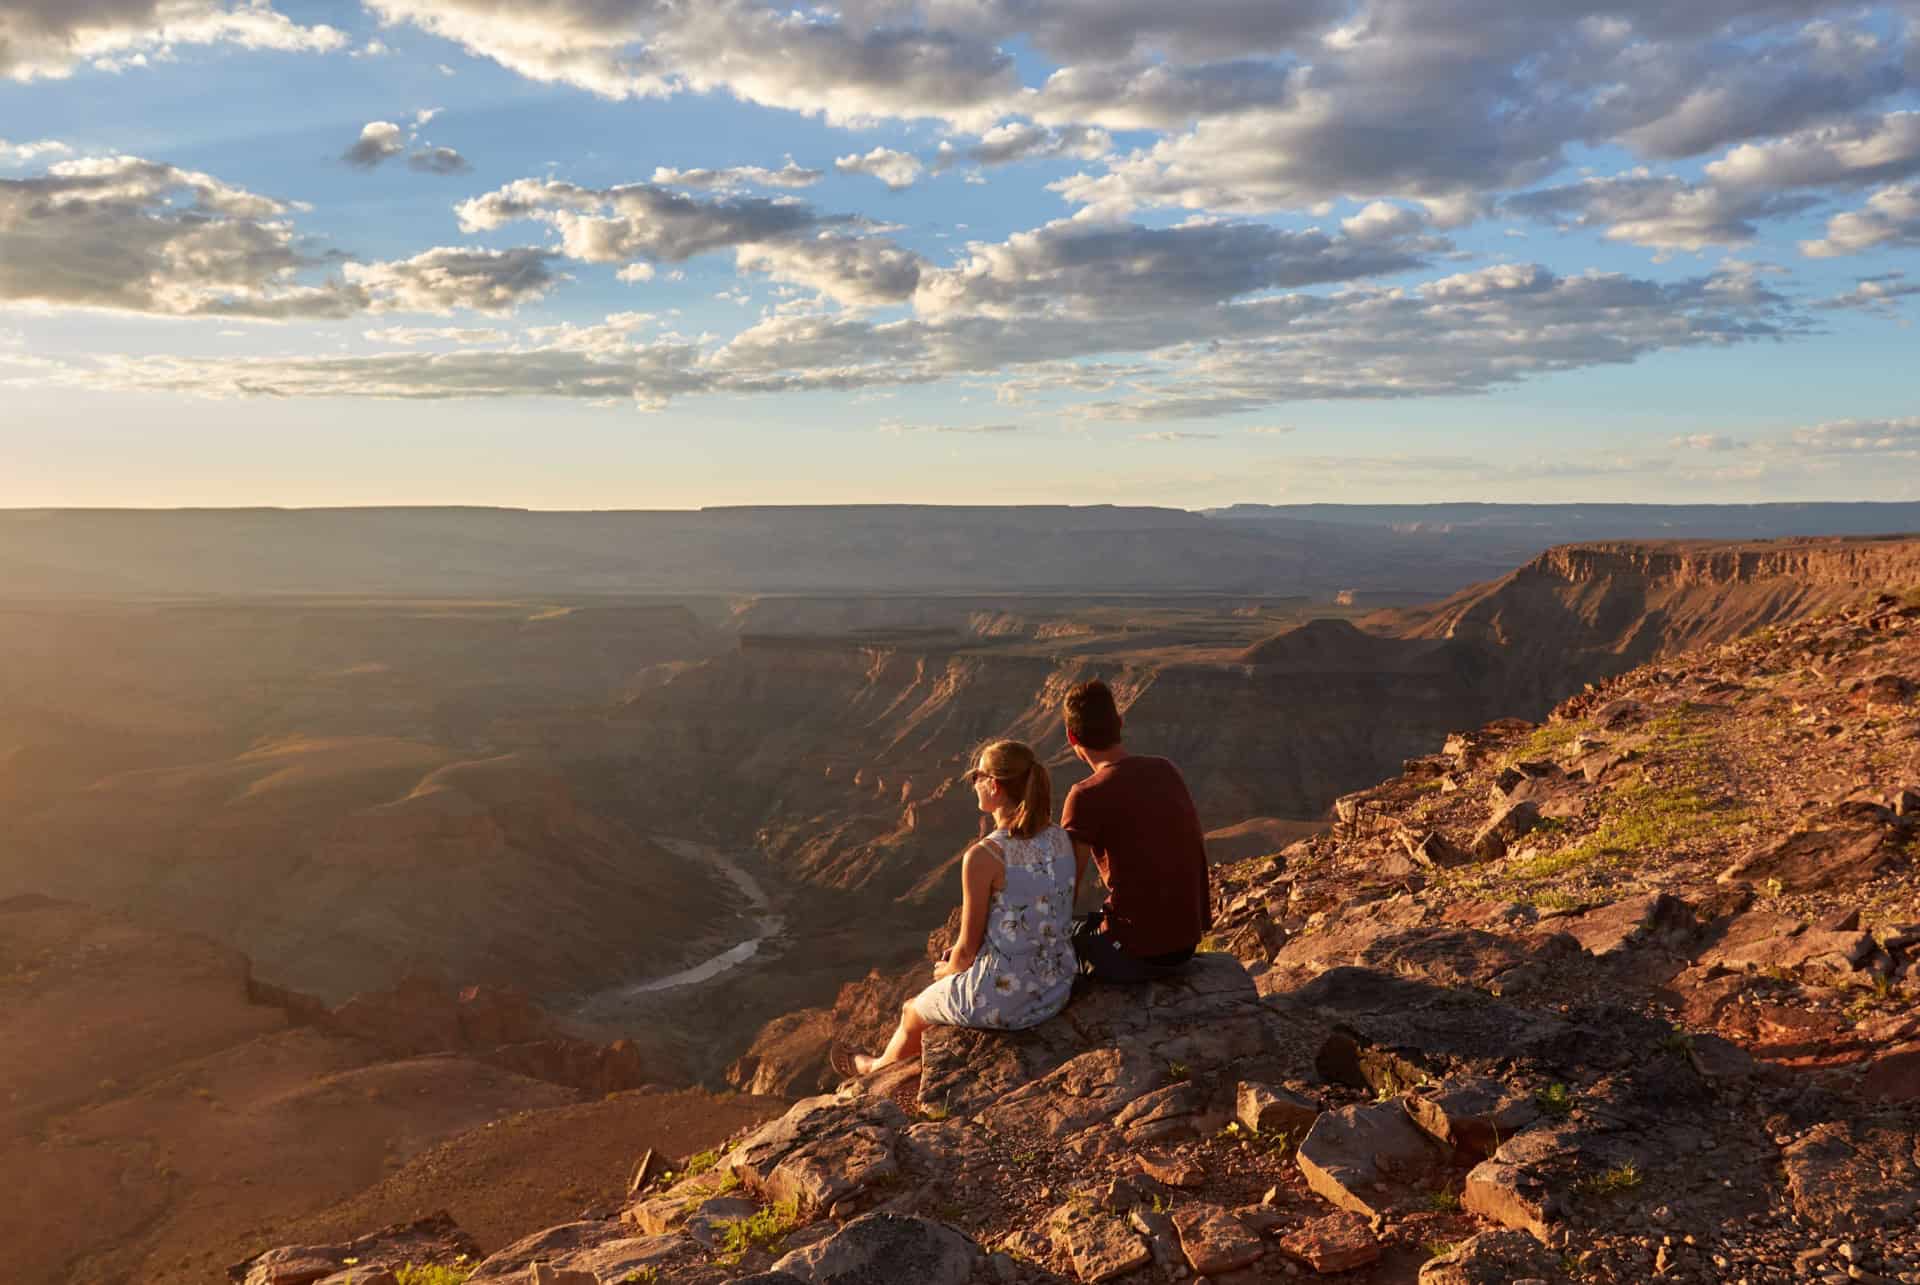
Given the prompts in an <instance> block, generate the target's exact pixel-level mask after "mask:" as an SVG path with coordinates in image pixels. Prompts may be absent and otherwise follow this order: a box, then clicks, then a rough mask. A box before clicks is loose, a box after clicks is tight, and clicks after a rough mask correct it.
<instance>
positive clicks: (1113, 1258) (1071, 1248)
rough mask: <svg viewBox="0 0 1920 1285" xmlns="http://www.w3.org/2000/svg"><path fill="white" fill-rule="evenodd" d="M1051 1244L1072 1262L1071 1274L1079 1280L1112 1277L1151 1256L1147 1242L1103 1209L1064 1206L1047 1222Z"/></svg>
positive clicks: (1138, 1264) (1145, 1262) (1136, 1265)
mask: <svg viewBox="0 0 1920 1285" xmlns="http://www.w3.org/2000/svg"><path fill="white" fill-rule="evenodd" d="M1051 1228H1052V1231H1053V1247H1054V1250H1055V1251H1056V1252H1058V1253H1062V1254H1065V1255H1066V1256H1067V1257H1068V1258H1069V1259H1071V1260H1072V1261H1073V1273H1074V1275H1075V1276H1077V1277H1079V1278H1080V1279H1081V1280H1082V1281H1086V1282H1089V1285H1091V1282H1094V1281H1105V1280H1112V1279H1113V1278H1114V1277H1115V1276H1124V1275H1126V1273H1128V1272H1130V1271H1132V1270H1134V1269H1135V1268H1136V1267H1144V1266H1146V1265H1147V1263H1148V1262H1149V1261H1151V1259H1152V1258H1153V1252H1152V1250H1150V1249H1149V1248H1148V1246H1147V1242H1146V1241H1144V1240H1142V1239H1140V1237H1139V1236H1138V1235H1136V1234H1135V1233H1134V1232H1133V1231H1132V1230H1131V1229H1130V1228H1129V1227H1128V1226H1127V1224H1126V1223H1124V1222H1122V1221H1121V1220H1120V1219H1119V1218H1117V1217H1116V1216H1114V1215H1113V1214H1110V1213H1107V1212H1105V1211H1104V1210H1099V1209H1091V1208H1086V1207H1083V1206H1077V1205H1064V1206H1062V1207H1061V1208H1060V1209H1058V1210H1056V1211H1055V1212H1054V1215H1053V1219H1052V1222H1051Z"/></svg>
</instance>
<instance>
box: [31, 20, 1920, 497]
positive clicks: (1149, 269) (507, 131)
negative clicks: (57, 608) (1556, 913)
mask: <svg viewBox="0 0 1920 1285" xmlns="http://www.w3.org/2000/svg"><path fill="white" fill-rule="evenodd" d="M1522 12H1523V13H1524V15H1525V16H1524V17H1518V16H1516V14H1517V13H1522ZM1916 317H1920V5H1916V4H1914V3H1912V2H1911V0H1904V2H1903V3H1895V4H1885V5H1880V6H1867V7H1863V6H1859V5H1834V6H1832V7H1830V8H1829V9H1827V10H1825V11H1824V12H1823V11H1821V10H1820V6H1818V5H1817V4H1815V5H1808V4H1801V3H1787V2H1786V0H1702V2H1701V3H1698V4H1695V5H1690V6H1687V7H1685V8H1684V9H1679V10H1677V9H1675V7H1674V6H1672V5H1670V4H1666V3H1657V2H1656V0H1613V2H1612V3H1589V2H1586V0H1541V2H1540V3H1537V4H1533V5H1529V6H1528V7H1527V9H1526V10H1524V11H1515V10H1513V9H1512V8H1511V6H1509V5H1505V4H1501V3H1496V0H1301V2H1300V3H1297V4H1288V5H1276V4H1274V3H1272V0H1189V2H1188V3H1184V4H1181V5H1165V4H1161V3H1157V2H1153V3H1150V2H1149V0H846V2H845V3H843V4H842V5H840V6H837V7H832V6H823V7H819V8H814V9H808V10H797V9H789V8H786V7H783V6H772V5H767V4H763V3H761V2H760V0H711V2H710V3H706V4H702V5H699V6H692V7H688V6H681V5H669V4H664V3H660V2H659V0H522V2H521V3H509V2H505V0H433V3H428V2H427V0H365V3H364V5H362V4H356V3H347V2H346V0H335V2H332V3H294V2H293V0H277V2H276V3H269V2H268V0H100V2H99V3H97V4H93V5H89V6H74V5H71V4H68V3H64V2H63V0H0V387H4V390H5V398H6V404H7V406H8V410H7V413H6V415H5V417H4V419H0V506H9V507H11V506H39V505H141V506H168V505H233V504H285V505H318V504H370V503H477V504H508V505H525V506H530V507H541V508H588V507H592V508H615V507H619V508H625V507H692V506H698V505H702V504H733V503H826V502H878V501H925V502H959V503H994V502H1041V501H1046V502H1059V501H1066V502H1087V503H1092V502H1120V503H1155V504H1170V505H1180V506H1202V505H1214V504H1225V503H1232V502H1236V501H1255V502H1259V501H1268V502H1297V501H1310V500H1336V501H1337V500H1348V501H1355V502H1360V501H1366V502H1381V501H1396V500H1404V501H1426V500H1451V499H1488V500H1674V501H1689V502H1697V501H1712V500H1726V501H1746V500H1756V499H1799V498H1834V499H1848V498H1883V499H1910V498H1915V497H1916V495H1917V494H1920V487H1917V486H1916V483H1917V482H1920V396H1916V391H1915V390H1916V388H1920V380H1916V379H1915V378H1914V376H1913V374H1912V369H1911V368H1912V366H1913V364H1914V354H1915V352H1916V351H1920V347H1916V342H1915V341H1916V336H1915V333H1914V331H1913V329H1912V323H1913V321H1914V320H1915V319H1916Z"/></svg>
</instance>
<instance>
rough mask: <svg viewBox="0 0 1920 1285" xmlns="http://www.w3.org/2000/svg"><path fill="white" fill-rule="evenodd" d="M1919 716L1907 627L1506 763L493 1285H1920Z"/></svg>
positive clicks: (1862, 621)
mask: <svg viewBox="0 0 1920 1285" xmlns="http://www.w3.org/2000/svg"><path fill="white" fill-rule="evenodd" d="M1917 697H1920V606H1916V605H1910V604H1909V603H1908V602H1906V601H1904V600H1901V599H1899V598H1893V597H1883V598H1881V599H1878V600H1876V601H1874V602H1872V603H1870V604H1868V605H1864V606H1858V607H1855V608H1852V609H1850V610H1847V611H1845V612H1843V613H1841V614H1838V615H1827V616H1816V617H1812V618H1807V619H1801V620H1795V621H1791V622H1786V623H1783V624H1779V625H1777V626H1775V627H1773V628H1770V629H1766V630H1763V631H1760V632H1759V633H1757V634H1754V635H1753V636H1750V637H1747V638H1742V639H1738V640H1735V641H1731V642H1727V643H1723V644H1717V645H1714V646H1710V647H1705V648H1702V649H1699V650H1695V651H1692V652H1686V653H1682V654H1678V655H1675V656H1670V657H1666V658H1664V659H1662V660H1661V661H1660V662H1658V663H1656V664H1653V665H1649V666H1644V667H1642V668H1639V669H1636V670H1633V671H1630V672H1628V673H1625V674H1623V675H1619V676H1616V677H1615V678H1613V679H1610V680H1607V681H1605V682H1601V683H1598V684H1596V685H1594V686H1593V687H1592V688H1591V689H1590V690H1588V691H1585V692H1583V693H1582V694H1580V695H1578V696H1575V697H1573V698H1572V699H1570V700H1568V701H1566V702H1564V703H1563V704H1561V705H1560V706H1559V707H1557V708H1556V709H1555V710H1554V711H1553V713H1552V715H1551V717H1550V718H1548V719H1547V721H1545V722H1544V723H1541V724H1534V723H1530V722H1527V721H1524V720H1518V719H1507V720H1500V721H1497V722H1495V723H1492V724H1489V725H1486V726H1483V727H1480V728H1478V729H1470V730H1463V731H1462V732H1460V733H1459V734H1457V735H1455V736H1453V737H1451V738H1449V739H1448V741H1447V743H1446V746H1445V747H1444V749H1443V750H1441V751H1440V752H1437V753H1433V754H1430V755H1424V756H1419V757H1416V758H1413V759H1411V760H1409V761H1408V762H1407V763H1406V764H1405V765H1404V770H1403V771H1402V772H1401V773H1400V774H1399V775H1397V776H1395V777H1394V778H1392V779H1390V780H1387V781H1385V782H1383V783H1382V784H1380V785H1378V786H1376V787H1374V788H1371V789H1367V790H1363V791H1360V792H1358V793H1354V794H1350V795H1347V796H1344V797H1343V798H1341V799H1340V800H1339V801H1338V803H1337V804H1336V806H1335V809H1334V815H1335V824H1334V826H1333V828H1332V829H1331V830H1330V831H1328V832H1327V833H1325V834H1323V835H1319V836H1315V837H1311V838H1308V839H1304V840H1301V841H1298V842H1296V843H1294V844H1292V845H1290V846H1288V847H1286V848H1285V849H1283V850H1281V851H1279V852H1277V853H1272V854H1263V855H1260V856H1256V857H1253V858H1251V859H1248V860H1245V861H1242V862H1239V863H1236V864H1234V865H1231V866H1228V867H1225V868H1223V869H1222V870H1221V871H1220V877H1219V878H1218V881H1217V885H1216V912H1217V922H1216V927H1215V935H1214V937H1213V938H1212V939H1211V940H1210V941H1209V942H1208V943H1207V947H1208V950H1207V952H1206V953H1203V954H1202V955H1201V956H1199V957H1198V959H1197V960H1196V961H1195V963H1194V965H1192V966H1190V968H1189V969H1188V970H1187V971H1186V972H1185V973H1184V974H1183V975H1182V976H1181V977H1179V978H1177V979H1175V980H1173V981H1170V982H1166V983H1156V984H1154V985H1153V986H1150V987H1143V988H1136V989H1127V988H1094V989H1092V990H1090V991H1088V992H1087V993H1085V994H1082V995H1078V996H1076V998H1075V999H1074V1001H1073V1002H1072V1003H1071V1004H1070V1005H1069V1006H1068V1008H1067V1010H1066V1012H1065V1013H1064V1014H1062V1015H1061V1016H1060V1017H1059V1018H1056V1019H1053V1020H1052V1021H1050V1022H1048V1023H1045V1024H1043V1025H1042V1026H1041V1027H1038V1028H1035V1029H1034V1030H1032V1031H1029V1032H1023V1033H1020V1034H1017V1035H1011V1036H1008V1035H997V1034H989V1033H983V1032H967V1031H945V1030H943V1031H936V1032H935V1033H933V1034H932V1035H931V1036H930V1038H929V1040H928V1044H927V1050H926V1053H925V1055H924V1056H923V1058H922V1059H921V1060H920V1061H919V1062H917V1063H909V1064H906V1065H904V1066H902V1067H900V1068H894V1069H892V1070H890V1071H888V1072H884V1073H881V1074H880V1075H877V1076H874V1077H869V1078H867V1079H865V1080H854V1081H849V1082H846V1083H844V1084H841V1085H839V1086H838V1087H837V1088H836V1090H835V1091H834V1092H832V1093H828V1094H824V1095H820V1096H817V1097H813V1098H809V1099H807V1100H805V1101H803V1102H801V1103H798V1104H796V1105H795V1106H794V1107H792V1108H791V1109H790V1110H789V1111H788V1112H787V1113H786V1114H785V1115H784V1116H783V1117H781V1118H780V1119H778V1120H775V1121H773V1122H771V1123H768V1124H766V1125H763V1126H759V1127H757V1128H752V1129H743V1130H741V1131H740V1132H739V1133H737V1134H736V1135H735V1136H734V1137H733V1138H732V1139H731V1140H730V1141H729V1143H728V1144H727V1145H726V1146H724V1147H723V1148H721V1149H719V1150H718V1151H716V1152H714V1153H709V1154H707V1155H705V1156H702V1157H699V1158H698V1162H697V1163H695V1164H691V1165H688V1166H684V1167H683V1168H678V1169H676V1170H675V1171H674V1172H672V1173H669V1174H665V1175H662V1176H661V1177H660V1179H659V1180H658V1181H657V1182H656V1183H654V1184H652V1185H651V1186H650V1187H648V1188H647V1189H645V1190H642V1191H640V1192H638V1193H636V1194H635V1196H634V1197H633V1198H632V1199H631V1200H629V1201H626V1202H623V1203H624V1208H623V1209H622V1210H621V1211H620V1212H619V1213H618V1214H617V1215H612V1216H605V1217H594V1218H585V1219H575V1220H573V1221H571V1222H568V1223H565V1224H561V1225H558V1226H555V1227H553V1228H550V1229H548V1230H546V1231H544V1232H541V1233H538V1234H536V1235H535V1236H533V1237H530V1238H528V1239H527V1240H525V1241H523V1242H521V1243H519V1244H517V1245H515V1246H510V1247H508V1248H506V1249H504V1250H502V1251H501V1252H499V1253H498V1254H495V1255H493V1256H491V1257H489V1258H488V1259H486V1260H484V1261H482V1262H480V1263H479V1264H478V1266H477V1268H476V1269H475V1270H474V1271H473V1273H472V1275H471V1277H470V1278H469V1279H470V1282H471V1285H483V1283H486V1285H490V1283H491V1282H496V1281H508V1280H513V1281H518V1280H522V1279H536V1278H537V1279H550V1280H556V1281H565V1282H568V1285H573V1283H574V1282H580V1283H581V1285H585V1282H588V1281H595V1282H603V1283H604V1282H609V1281H622V1280H630V1281H642V1280H643V1281H648V1282H658V1283H669V1282H670V1283H673V1285H694V1283H698V1285H719V1283H720V1282H746V1281H753V1282H755V1285H776V1283H777V1285H790V1283H791V1282H795V1281H800V1282H828V1281H837V1282H850V1281H855V1280H875V1281H878V1280H893V1279H907V1278H911V1279H914V1280H916V1281H925V1282H942V1283H946V1285H966V1283H967V1282H1020V1283H1038V1282H1058V1281H1073V1280H1078V1281H1103V1280H1117V1281H1125V1282H1142V1283H1144V1282H1149V1281H1153V1282H1158V1281H1172V1280H1181V1279H1184V1280H1198V1279H1205V1280H1207V1281H1210V1282H1215V1283H1218V1285H1225V1283H1229V1282H1230V1283H1234V1285H1252V1283H1254V1282H1260V1281H1272V1280H1290V1279H1297V1278H1300V1277H1302V1276H1309V1275H1316V1274H1325V1275H1334V1276H1339V1277H1340V1278H1342V1279H1348V1280H1353V1281H1363V1282H1380V1283H1385V1282H1414V1281H1416V1280H1417V1281H1418V1282H1420V1283H1421V1285H1461V1283H1464V1282H1481V1283H1484V1285H1492V1283H1493V1282H1514V1281H1520V1280H1539V1281H1551V1282H1571V1281H1591V1282H1618V1283H1624V1282H1629V1281H1632V1282H1641V1281H1651V1280H1660V1281H1687V1282H1725V1283H1728V1285H1733V1283H1735V1282H1746V1283H1747V1285H1760V1283H1761V1282H1782V1283H1784V1282H1789V1281H1801V1280H1835V1281H1840V1280H1864V1281H1901V1282H1915V1281H1920V1233H1916V1226H1917V1225H1920V1224H1916V1217H1915V1215H1916V1210H1917V1209H1920V1206H1916V1201H1920V1015H1916V1013H1917V1010H1916V1000H1920V971H1916V970H1920V870H1917V869H1916V865H1915V861H1914V855H1913V854H1914V848H1915V845H1916V841H1917V838H1920V831H1917V830H1916V827H1917V826H1920V701H1917V699H1916V698H1917ZM937 944H938V943H937V942H935V943H930V948H931V947H932V946H934V945H937ZM873 1016H874V1019H875V1020H874V1022H873V1023H872V1024H870V1025H869V1026H868V1027H866V1028H865V1029H859V1028H856V1027H849V1029H847V1030H846V1031H845V1032H844V1035H845V1037H846V1038H848V1039H851V1040H854V1041H860V1040H866V1039H871V1038H872V1037H873V1035H874V1034H875V1033H876V1032H877V1031H878V1029H879V1026H878V1019H879V1018H880V1017H882V1016H883V1015H882V1014H874V1015H873ZM614 1194H616V1193H614V1192H612V1191H611V1190H610V1191H609V1195H610V1196H612V1195H614ZM434 1230H436V1229H435V1228H432V1227H429V1228H425V1229H422V1228H415V1229H413V1230H412V1231H411V1232H408V1231H406V1230H405V1229H394V1230H393V1231H390V1232H389V1233H386V1234H383V1235H373V1236H369V1237H365V1238H363V1239H361V1240H358V1241H356V1242H352V1243H350V1244H336V1245H331V1246H328V1245H306V1246H303V1247H298V1248H289V1249H287V1250H283V1251H276V1253H275V1254H272V1255H267V1256H264V1257H262V1258H260V1259H257V1260H254V1261H253V1262H251V1263H250V1264H246V1265H243V1268H242V1269H236V1273H235V1279H236V1280H245V1281H246V1282H248V1283H249V1285H262V1283H263V1282H268V1281H275V1280H281V1279H289V1278H288V1277H284V1276H281V1275H277V1274H276V1273H279V1272H282V1271H284V1270H288V1269H291V1268H292V1266H293V1265H294V1264H296V1263H297V1264H300V1265H301V1266H300V1271H301V1272H303V1273H305V1275H303V1277H302V1278H303V1279H310V1280H322V1279H324V1280H326V1281H328V1282H330V1283H331V1285H344V1282H345V1281H346V1280H347V1279H348V1278H347V1276H346V1275H345V1274H344V1270H345V1269H343V1268H342V1267H341V1266H340V1265H341V1262H342V1259H343V1258H344V1257H346V1256H352V1257H354V1258H356V1259H358V1260H360V1263H361V1264H362V1267H361V1268H359V1269H356V1270H361V1271H362V1273H363V1277H364V1275H365V1270H364V1269H365V1267H367V1266H372V1267H376V1268H377V1267H378V1266H380V1265H381V1264H394V1263H398V1262H399V1261H400V1259H399V1258H398V1257H396V1256H397V1255H400V1254H406V1255H412V1256H416V1257H417V1258H418V1259H419V1261H426V1259H427V1258H430V1257H431V1256H432V1255H433V1253H434V1252H435V1250H434V1247H433V1242H432V1241H431V1240H430V1239H428V1237H427V1233H428V1232H430V1231H434ZM437 1231H438V1233H439V1234H440V1235H441V1236H442V1238H443V1239H445V1238H446V1237H447V1236H448V1235H449V1234H450V1233H449V1232H448V1229H446V1228H445V1227H444V1226H440V1227H438V1228H437ZM448 1243H451V1241H448ZM329 1271H331V1272H333V1273H334V1274H331V1275H330V1274H328V1273H329ZM569 1273H572V1274H571V1275H570V1274H569ZM375 1279H380V1278H378V1277H375Z"/></svg>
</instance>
